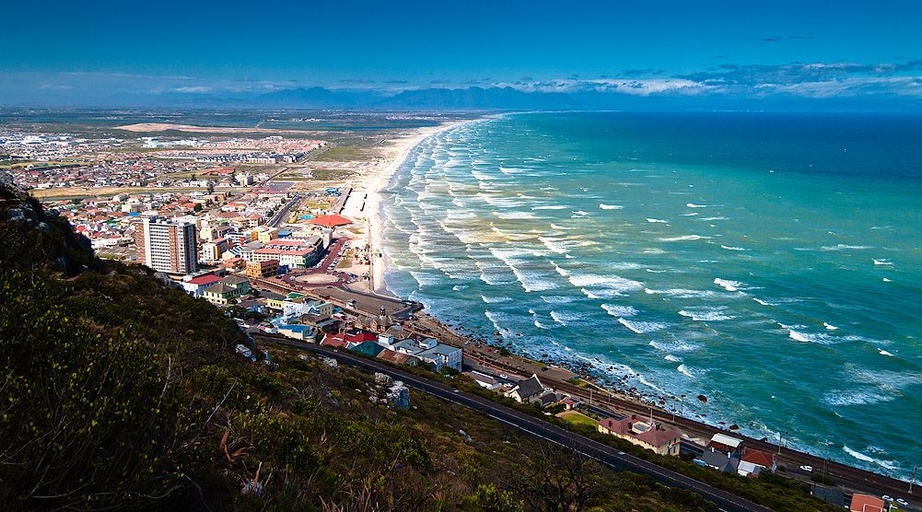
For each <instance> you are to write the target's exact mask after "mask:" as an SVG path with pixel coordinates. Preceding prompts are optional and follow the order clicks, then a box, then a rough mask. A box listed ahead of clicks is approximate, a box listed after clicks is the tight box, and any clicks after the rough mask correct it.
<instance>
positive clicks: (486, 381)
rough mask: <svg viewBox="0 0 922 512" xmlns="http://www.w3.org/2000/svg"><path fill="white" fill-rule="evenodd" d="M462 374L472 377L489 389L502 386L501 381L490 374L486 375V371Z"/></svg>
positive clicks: (478, 383) (479, 384)
mask: <svg viewBox="0 0 922 512" xmlns="http://www.w3.org/2000/svg"><path fill="white" fill-rule="evenodd" d="M464 375H467V376H468V377H470V378H472V379H474V382H476V383H477V385H478V386H480V387H482V388H487V389H489V390H490V391H493V390H494V389H498V388H500V387H502V383H500V382H499V381H498V380H496V377H493V376H492V375H487V374H486V373H481V372H478V371H470V372H464Z"/></svg>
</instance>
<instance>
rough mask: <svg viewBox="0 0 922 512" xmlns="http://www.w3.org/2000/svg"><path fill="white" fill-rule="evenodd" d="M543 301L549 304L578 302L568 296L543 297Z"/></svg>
mask: <svg viewBox="0 0 922 512" xmlns="http://www.w3.org/2000/svg"><path fill="white" fill-rule="evenodd" d="M541 300H543V301H544V302H546V303H548V304H567V303H570V302H573V301H574V300H576V297H568V296H566V295H542V296H541Z"/></svg>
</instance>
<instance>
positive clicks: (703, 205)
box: [685, 203, 708, 208]
mask: <svg viewBox="0 0 922 512" xmlns="http://www.w3.org/2000/svg"><path fill="white" fill-rule="evenodd" d="M685 206H687V207H689V208H707V207H708V206H707V205H706V204H695V203H688V204H686V205H685Z"/></svg>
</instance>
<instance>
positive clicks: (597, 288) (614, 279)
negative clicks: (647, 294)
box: [568, 274, 643, 299]
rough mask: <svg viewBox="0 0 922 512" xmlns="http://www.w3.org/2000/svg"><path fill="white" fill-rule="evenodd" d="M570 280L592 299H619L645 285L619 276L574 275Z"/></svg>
mask: <svg viewBox="0 0 922 512" xmlns="http://www.w3.org/2000/svg"><path fill="white" fill-rule="evenodd" d="M568 279H569V281H570V284H572V285H573V286H575V287H577V288H580V289H581V291H582V292H583V293H584V294H585V295H586V296H587V297H589V298H590V299H597V298H611V297H618V296H621V295H624V293H625V292H628V291H631V290H638V289H640V288H642V287H643V283H640V282H638V281H634V280H631V279H626V278H623V277H619V276H600V275H595V274H572V275H570V276H569V277H568Z"/></svg>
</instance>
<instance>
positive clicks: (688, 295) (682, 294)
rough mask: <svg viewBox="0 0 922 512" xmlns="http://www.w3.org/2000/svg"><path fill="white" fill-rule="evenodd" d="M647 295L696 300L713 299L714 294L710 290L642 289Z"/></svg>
mask: <svg viewBox="0 0 922 512" xmlns="http://www.w3.org/2000/svg"><path fill="white" fill-rule="evenodd" d="M644 293H646V294H647V295H665V296H667V297H670V298H676V299H698V298H703V297H713V296H714V295H716V292H714V291H712V290H687V289H685V288H671V289H669V290H653V289H650V288H644Z"/></svg>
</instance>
